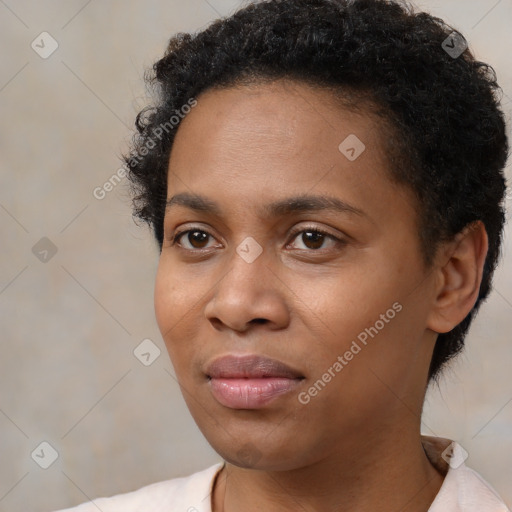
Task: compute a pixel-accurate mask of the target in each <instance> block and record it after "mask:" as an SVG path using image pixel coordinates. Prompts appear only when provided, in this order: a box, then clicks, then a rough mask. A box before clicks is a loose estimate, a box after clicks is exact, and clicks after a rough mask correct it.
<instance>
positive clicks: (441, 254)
mask: <svg viewBox="0 0 512 512" xmlns="http://www.w3.org/2000/svg"><path fill="white" fill-rule="evenodd" d="M487 249H488V238H487V231H486V230H485V226H484V224H483V222H482V221H475V222H473V223H471V224H469V225H468V226H466V227H465V228H464V229H463V230H462V231H461V232H460V233H458V234H457V235H456V236H455V238H454V239H453V240H452V241H450V242H448V243H446V244H444V245H443V246H442V247H441V248H440V250H439V251H438V258H437V262H436V266H435V270H434V271H435V272H437V277H438V279H437V284H436V288H435V296H434V304H433V307H432V309H431V311H430V313H429V316H428V319H427V327H428V328H430V329H432V330H433V331H434V332H437V333H445V332H449V331H451V330H452V329H453V328H454V327H455V326H456V325H458V324H459V323H460V322H462V320H464V318H465V317H466V316H467V314H468V313H469V312H470V311H471V309H472V308H473V306H474V305H475V302H476V300H477V298H478V292H479V290H480V283H481V282H482V274H483V268H484V263H485V257H486V256H487Z"/></svg>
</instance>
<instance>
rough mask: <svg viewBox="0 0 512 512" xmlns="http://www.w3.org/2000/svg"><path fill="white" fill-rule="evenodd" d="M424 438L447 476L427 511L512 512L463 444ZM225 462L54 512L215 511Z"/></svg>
mask: <svg viewBox="0 0 512 512" xmlns="http://www.w3.org/2000/svg"><path fill="white" fill-rule="evenodd" d="M421 440H422V444H423V448H424V450H425V453H426V454H427V457H428V458H429V460H430V461H431V463H432V465H433V466H435V467H436V468H437V469H438V470H439V471H440V472H441V473H442V474H444V475H445V477H444V481H443V484H442V486H441V489H439V492H438V494H437V496H436V498H435V499H434V501H433V502H432V504H431V506H430V508H429V509H428V512H510V510H509V509H508V508H507V506H506V505H505V503H504V502H503V501H502V500H501V498H500V497H499V496H498V494H497V492H496V491H495V490H494V489H493V488H492V487H491V486H490V485H489V484H488V483H487V482H486V481H485V480H484V479H483V478H482V477H481V476H480V475H479V474H478V473H477V472H476V471H473V470H472V469H471V468H468V467H467V466H466V465H465V464H464V460H465V458H466V455H467V454H466V452H465V451H464V449H463V448H462V447H461V446H460V445H459V444H457V443H455V442H452V441H450V440H449V439H443V438H436V437H430V436H422V439H421ZM447 461H448V462H447ZM224 464H225V463H224V462H219V463H217V464H214V465H213V466H210V467H209V468H208V469H204V470H203V471H199V472H197V473H194V474H193V475H190V476H187V477H183V478H174V479H172V480H165V481H163V482H157V483H154V484H150V485H147V486H145V487H142V488H140V489H138V490H136V491H132V492H128V493H125V494H117V495H116V496H112V497H110V498H97V499H95V500H92V502H91V501H89V502H87V503H83V504H81V505H78V506H77V507H74V508H67V509H64V510H59V511H56V512H99V511H101V512H212V509H211V492H212V488H213V484H214V481H215V477H216V475H217V473H218V472H219V471H220V470H221V469H222V467H223V466H224Z"/></svg>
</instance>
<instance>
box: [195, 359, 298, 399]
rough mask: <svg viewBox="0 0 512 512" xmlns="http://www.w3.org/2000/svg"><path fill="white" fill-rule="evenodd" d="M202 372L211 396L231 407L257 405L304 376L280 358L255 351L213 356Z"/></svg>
mask: <svg viewBox="0 0 512 512" xmlns="http://www.w3.org/2000/svg"><path fill="white" fill-rule="evenodd" d="M205 374H206V376H207V378H208V383H209V386H210V390H211V392H212V395H213V397H214V398H215V399H216V400H217V401H218V402H219V403H220V404H221V405H224V406H225V407H229V408H231V409H260V408H262V407H263V406H265V405H266V404H268V403H269V402H270V401H272V400H274V399H276V398H277V397H280V396H283V395H285V394H287V393H289V392H291V391H293V390H294V389H295V388H296V387H297V386H298V385H299V383H300V382H301V381H302V380H303V379H304V378H305V377H304V376H303V375H301V374H300V372H298V371H297V370H295V369H293V368H291V367H290V366H288V365H286V364H284V363H283V362H281V361H277V360H276V359H270V358H267V357H264V356H259V355H243V356H241V355H227V356H223V357H220V358H217V359H215V360H214V361H213V362H212V363H210V364H209V365H208V367H207V369H206V371H205Z"/></svg>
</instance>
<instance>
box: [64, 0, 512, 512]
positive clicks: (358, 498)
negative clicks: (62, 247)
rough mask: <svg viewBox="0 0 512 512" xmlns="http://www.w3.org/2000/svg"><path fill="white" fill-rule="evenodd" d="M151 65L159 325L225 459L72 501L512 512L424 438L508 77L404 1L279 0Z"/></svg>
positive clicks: (489, 221) (492, 169)
mask: <svg viewBox="0 0 512 512" xmlns="http://www.w3.org/2000/svg"><path fill="white" fill-rule="evenodd" d="M154 71H155V73H154V76H153V77H152V81H153V82H154V83H155V84H156V86H157V88H158V93H159V95H158V99H157V101H156V103H155V105H153V106H151V107H149V108H148V109H145V110H144V111H143V112H141V113H140V114H139V116H138V118H137V128H138V136H137V138H136V139H135V141H134V146H133V150H132V151H131V153H130V154H129V155H128V156H127V157H126V164H127V168H128V170H129V177H130V179H131V181H132V183H133V187H134V193H135V213H136V215H137V216H138V217H139V218H141V219H143V220H145V221H147V222H148V223H149V224H150V226H151V227H152V228H153V230H154V234H155V238H156V240H157V242H158V245H159V249H160V262H159V268H158V273H157V278H156V286H155V310H156V317H157V322H158V325H159V328H160V331H161V333H162V337H163V339H164V341H165V343H166V346H167V349H168V351H169V355H170V358H171V360H172V362H173V365H174V367H175V370H176V375H177V377H178V380H179V383H180V386H181V389H182V391H183V395H184V398H185V400H186V402H187V405H188V407H189V409H190V412H191V414H192V416H193V417H194V419H195V421H196V423H197V424H198V426H199V428H200V429H201V431H202V432H203V434H204V435H205V437H206V439H207V440H208V441H209V443H210V444H211V445H212V447H213V448H214V449H215V450H216V451H217V453H218V454H219V455H220V457H221V458H222V459H223V462H219V464H216V465H214V466H212V467H210V468H208V469H205V470H204V471H202V472H199V473H196V474H194V475H191V476H189V477H186V478H181V479H174V480H169V481H165V482H159V483H156V484H153V485H150V486H147V487H144V488H142V489H139V490H137V491H134V492H131V493H128V494H122V495H118V496H114V497H112V498H101V499H97V500H93V501H92V502H89V503H85V504H82V505H81V506H78V507H76V508H73V509H68V510H73V511H76V512H88V511H93V510H98V509H99V510H101V511H102V512H114V511H116V512H117V511H119V512H121V511H122V512H127V511H134V512H135V511H137V512H140V511H146V510H147V511H152V512H155V511H164V510H165V511H171V510H173V511H174V510H176V511H178V510H179V511H185V510H188V511H213V512H232V511H239V510H244V511H253V510H254V511H256V510H258V511H259V510H271V511H276V512H277V511H288V510H294V511H295V510H305V511H343V512H347V511H361V510H379V511H399V510H407V511H413V512H416V511H417V512H420V511H426V510H429V511H430V512H441V511H443V512H445V511H448V510H449V511H464V512H469V511H478V512H482V511H483V512H486V511H505V510H508V509H507V507H506V505H505V504H504V503H503V501H502V500H501V498H500V497H499V496H498V495H497V494H496V492H495V491H494V490H493V489H492V487H491V486H490V484H488V483H487V482H485V481H484V480H483V479H482V478H481V477H480V476H479V475H478V474H477V473H476V472H474V471H473V470H471V469H470V468H468V467H467V466H466V465H465V462H464V461H465V458H466V457H467V453H466V452H465V451H464V449H463V448H462V447H461V446H460V445H458V444H457V443H454V442H452V441H451V440H447V439H441V438H434V437H426V436H422V435H421V433H420V423H421V412H422V407H423V401H424V398H425V393H426V389H427V386H428V384H429V382H433V381H434V380H435V379H436V378H437V377H438V376H439V375H440V372H441V370H442V369H443V367H444V366H445V365H446V364H447V363H448V361H450V360H451V359H452V358H453V357H454V356H455V355H456V354H458V353H459V352H460V351H461V349H462V348H463V342H464V337H465V334H466V332H467V330H468V328H469V325H470V323H471V320H472V318H473V317H474V315H475V313H476V311H477V309H478V307H479V306H480V304H481V302H482V301H483V300H484V299H485V298H486V297H487V295H488V293H489V291H490V287H491V278H492V274H493V271H494V268H495V266H496V264H497V260H498V255H499V248H500V242H501V233H502V229H503V223H504V211H503V198H504V194H505V180H504V176H503V168H504V165H505V161H506V158H507V151H508V145H507V139H506V135H505V125H504V119H503V114H502V112H501V110H500V107H499V103H498V100H497V97H496V93H497V89H498V86H497V84H496V81H495V76H494V74H493V71H492V69H491V68H489V67H488V66H486V65H485V64H483V63H480V62H477V61H475V59H474V57H473V56H472V54H471V52H470V51H469V50H468V49H467V44H466V42H465V39H464V38H463V37H462V36H461V35H460V34H459V33H458V32H456V31H454V30H453V29H451V28H450V27H448V26H447V25H445V24H444V23H443V22H442V21H441V20H439V19H437V18H433V17H431V16H430V15H427V14H425V13H418V14H415V13H414V12H413V11H412V10H411V9H410V8H408V7H406V6H402V5H401V4H400V5H399V4H398V3H395V2H391V1H384V0H354V1H349V0H269V1H264V2H258V3H255V4H253V5H249V6H247V7H245V8H244V9H241V10H239V11H238V12H237V13H235V14H234V15H233V16H231V17H230V18H226V19H222V20H218V21H217V22H215V23H213V24H212V25H211V26H209V27H208V28H206V29H205V30H203V31H202V32H200V33H198V34H196V35H189V34H178V35H177V36H175V37H173V38H172V39H171V41H170V44H169V47H168V49H167V52H166V54H165V56H164V57H163V58H162V59H161V60H159V61H158V62H157V63H156V64H155V66H154Z"/></svg>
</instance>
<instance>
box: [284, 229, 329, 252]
mask: <svg viewBox="0 0 512 512" xmlns="http://www.w3.org/2000/svg"><path fill="white" fill-rule="evenodd" d="M298 235H301V236H300V237H298ZM297 238H298V239H299V240H300V241H301V242H302V244H303V245H304V246H305V247H299V249H313V250H315V249H321V248H322V245H323V243H324V242H325V240H326V239H330V240H331V241H332V242H333V243H332V245H336V242H339V240H338V239H337V238H336V237H335V236H333V235H331V234H330V233H326V232H325V231H322V230H319V229H317V228H315V229H303V230H301V231H298V232H295V233H294V239H297Z"/></svg>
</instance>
